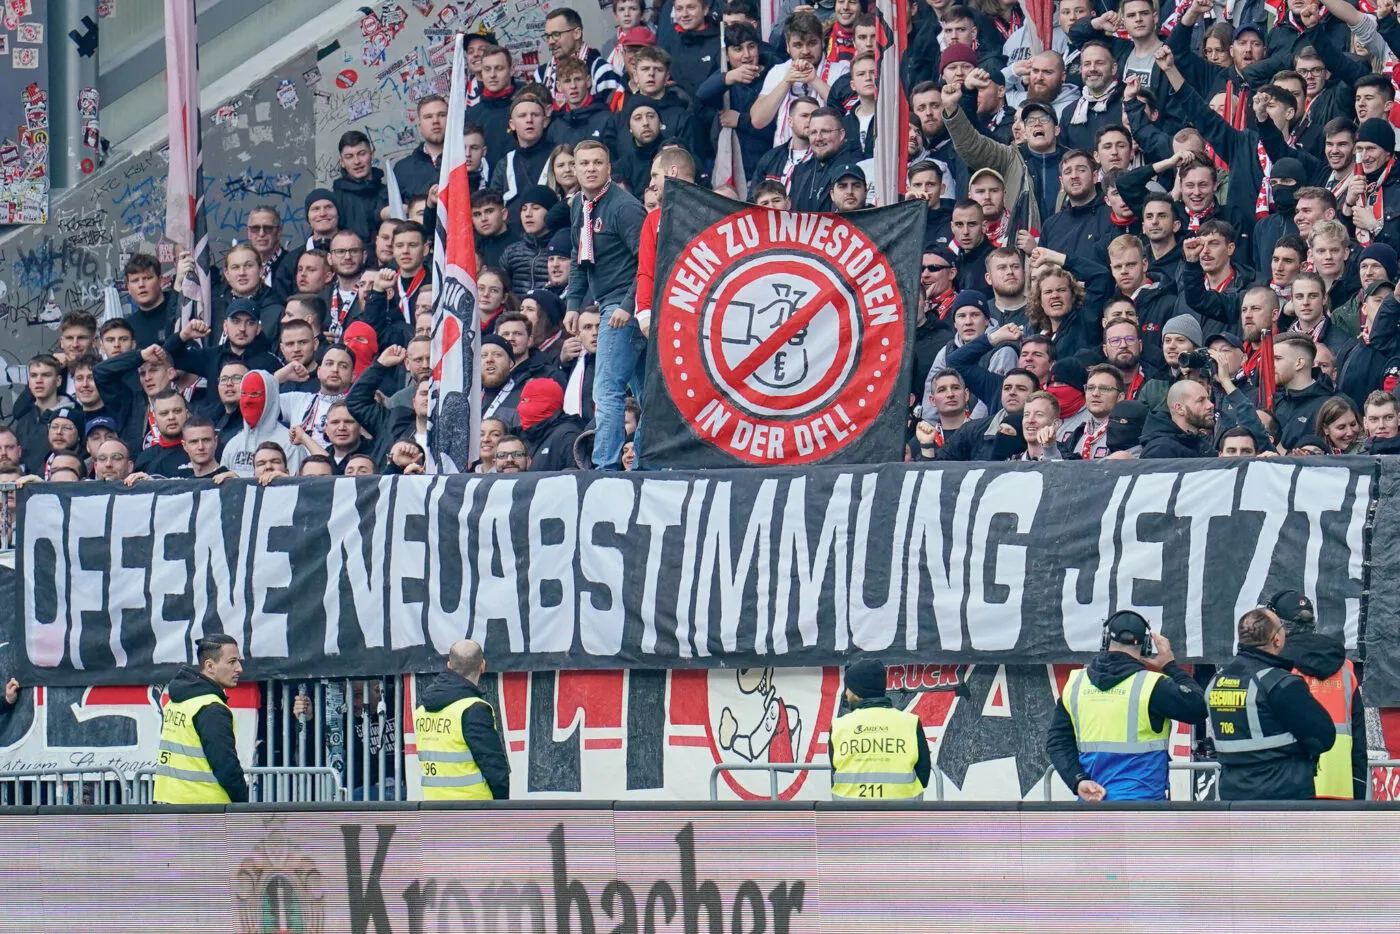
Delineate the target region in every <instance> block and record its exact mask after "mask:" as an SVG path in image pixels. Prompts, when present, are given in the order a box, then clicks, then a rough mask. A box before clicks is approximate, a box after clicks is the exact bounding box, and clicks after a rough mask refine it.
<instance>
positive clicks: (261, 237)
mask: <svg viewBox="0 0 1400 934" xmlns="http://www.w3.org/2000/svg"><path fill="white" fill-rule="evenodd" d="M248 245H249V246H251V247H252V248H253V249H255V250H257V251H258V257H259V258H260V259H261V260H262V281H263V285H265V286H267V287H268V288H270V289H272V291H273V294H275V295H276V296H277V300H278V301H286V300H287V296H288V295H291V294H292V293H293V292H295V291H296V271H297V265H296V260H295V258H293V257H291V256H290V255H289V254H288V253H287V251H286V250H285V249H283V248H282V216H281V215H280V214H278V213H277V209H276V208H274V207H273V206H272V205H270V204H260V205H258V206H257V207H255V208H253V212H252V213H251V214H249V215H248Z"/></svg>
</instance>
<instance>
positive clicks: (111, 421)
mask: <svg viewBox="0 0 1400 934" xmlns="http://www.w3.org/2000/svg"><path fill="white" fill-rule="evenodd" d="M98 428H106V429H107V430H108V431H110V432H113V433H117V434H120V432H118V431H117V420H116V419H115V418H113V417H112V416H110V415H94V416H93V417H92V418H90V419H88V420H87V427H86V428H84V429H83V437H84V438H86V437H87V436H88V435H90V434H92V433H93V431H94V430H96V429H98Z"/></svg>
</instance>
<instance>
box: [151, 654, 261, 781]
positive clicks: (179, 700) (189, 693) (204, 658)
mask: <svg viewBox="0 0 1400 934" xmlns="http://www.w3.org/2000/svg"><path fill="white" fill-rule="evenodd" d="M197 658H198V660H199V668H198V669H196V668H194V667H192V666H190V665H181V666H180V670H179V671H177V672H176V673H175V677H174V678H172V679H170V686H169V687H168V688H167V691H168V693H169V694H170V705H171V706H174V705H179V704H185V703H187V702H189V701H193V700H196V699H197V698H200V697H205V696H207V695H213V697H214V701H213V702H212V703H207V704H205V705H204V706H202V707H200V708H199V710H198V711H197V712H196V713H195V714H194V716H192V717H191V718H190V725H191V726H192V727H193V728H194V732H195V733H196V734H198V736H199V746H200V750H201V757H202V758H203V759H204V760H205V761H207V762H208V764H209V771H210V772H212V773H213V774H214V780H215V781H217V782H218V783H219V785H220V787H222V788H223V790H224V792H225V793H226V794H227V795H228V798H229V800H230V801H231V802H235V803H236V802H242V801H247V800H248V782H247V779H245V778H244V777H243V766H242V764H241V763H240V762H239V761H238V747H237V746H236V744H235V741H234V735H233V711H232V710H230V709H229V706H228V694H227V692H228V691H230V690H232V689H233V688H234V687H236V686H237V685H238V677H239V675H240V674H242V672H243V662H242V660H241V659H240V658H239V653H238V643H237V642H235V641H234V640H233V637H232V636H227V635H224V634H223V633H216V634H214V635H209V636H205V637H204V638H203V639H201V640H199V654H198V656H197ZM165 719H166V724H165V726H164V727H163V728H162V730H161V734H162V738H164V735H165V733H166V731H167V730H171V729H172V728H173V727H172V718H171V716H170V711H169V708H167V713H166V718H165ZM175 725H178V724H175ZM162 748H164V745H162ZM161 758H162V761H164V759H165V757H164V756H162V757H161ZM164 778H166V776H163V775H158V776H157V778H156V783H157V787H156V799H157V800H158V801H161V800H164V802H165V803H169V804H182V803H189V802H187V801H184V800H181V799H182V798H183V796H182V795H181V794H179V793H178V787H179V786H182V785H185V786H187V785H190V784H194V783H193V782H182V781H179V779H178V777H177V779H176V780H177V783H178V784H177V788H176V793H174V794H170V795H168V797H163V796H162V789H161V787H160V786H161V782H162V779H164ZM201 800H202V799H201Z"/></svg>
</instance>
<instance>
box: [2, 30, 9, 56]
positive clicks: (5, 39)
mask: <svg viewBox="0 0 1400 934" xmlns="http://www.w3.org/2000/svg"><path fill="white" fill-rule="evenodd" d="M9 54H10V34H9V33H7V32H0V55H9Z"/></svg>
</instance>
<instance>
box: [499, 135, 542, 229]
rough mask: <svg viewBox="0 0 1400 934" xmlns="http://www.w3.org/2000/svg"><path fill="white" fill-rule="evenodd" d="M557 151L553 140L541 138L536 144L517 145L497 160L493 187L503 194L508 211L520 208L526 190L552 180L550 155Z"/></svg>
mask: <svg viewBox="0 0 1400 934" xmlns="http://www.w3.org/2000/svg"><path fill="white" fill-rule="evenodd" d="M553 149H554V144H553V143H551V142H550V141H549V137H548V136H541V137H540V138H539V140H538V141H537V142H536V143H535V145H533V146H516V147H515V148H514V149H512V150H511V151H510V152H508V153H506V154H505V155H504V156H501V158H499V159H497V160H496V163H495V165H493V166H492V167H491V184H490V187H491V188H494V189H496V190H497V191H499V192H500V193H501V198H502V199H503V200H504V201H505V203H506V210H508V211H513V210H514V209H515V208H518V207H519V206H520V195H521V194H522V193H523V192H524V191H526V189H529V188H533V187H535V186H536V185H543V184H545V183H546V182H547V181H548V177H547V173H548V171H549V154H550V152H552V151H553Z"/></svg>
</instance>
